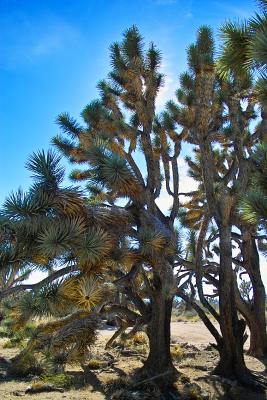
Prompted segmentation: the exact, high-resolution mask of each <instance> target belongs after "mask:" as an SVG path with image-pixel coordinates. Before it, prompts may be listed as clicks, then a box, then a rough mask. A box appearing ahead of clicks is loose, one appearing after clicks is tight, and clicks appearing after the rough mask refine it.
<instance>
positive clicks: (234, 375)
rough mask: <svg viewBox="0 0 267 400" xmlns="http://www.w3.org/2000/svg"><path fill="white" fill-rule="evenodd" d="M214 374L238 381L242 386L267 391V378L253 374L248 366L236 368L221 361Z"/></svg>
mask: <svg viewBox="0 0 267 400" xmlns="http://www.w3.org/2000/svg"><path fill="white" fill-rule="evenodd" d="M213 374H214V375H218V376H220V377H223V378H227V379H230V380H235V381H237V382H238V383H239V384H240V385H242V386H247V387H250V388H251V389H253V390H257V391H265V390H266V389H267V380H266V378H265V377H263V376H261V375H256V374H253V373H252V372H250V371H249V369H248V368H247V367H246V366H243V367H238V368H234V366H233V365H231V366H229V365H226V364H224V363H223V362H221V361H220V362H219V364H218V365H217V367H216V368H215V369H214V371H213Z"/></svg>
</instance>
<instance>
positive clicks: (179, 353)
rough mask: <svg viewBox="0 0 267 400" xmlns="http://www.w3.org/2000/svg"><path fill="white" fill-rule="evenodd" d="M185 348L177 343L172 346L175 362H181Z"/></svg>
mask: <svg viewBox="0 0 267 400" xmlns="http://www.w3.org/2000/svg"><path fill="white" fill-rule="evenodd" d="M183 354H184V352H183V349H182V348H181V346H179V345H178V344H176V345H175V346H171V356H172V359H173V361H174V362H180V361H181V360H182V358H183Z"/></svg>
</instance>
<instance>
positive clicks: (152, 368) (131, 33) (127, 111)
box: [54, 27, 182, 377]
mask: <svg viewBox="0 0 267 400" xmlns="http://www.w3.org/2000/svg"><path fill="white" fill-rule="evenodd" d="M110 55H111V66H112V71H111V72H110V74H109V76H108V80H103V81H101V82H100V83H99V84H98V88H99V91H100V100H97V101H93V102H91V103H90V104H89V105H88V106H86V107H85V109H84V110H83V112H82V118H83V121H84V123H85V125H84V126H80V125H79V124H78V123H77V122H76V121H75V120H73V119H72V118H71V117H70V116H69V115H68V114H66V113H65V114H61V115H60V116H59V117H58V123H59V125H60V126H61V128H62V129H63V132H64V133H65V134H67V135H68V139H66V137H62V136H59V137H56V138H55V139H54V144H55V145H56V146H57V148H58V149H60V150H61V151H62V152H63V154H65V155H66V156H67V157H69V158H70V159H71V161H72V162H76V163H85V162H87V165H88V168H87V169H85V170H83V171H80V170H75V171H73V173H72V178H73V179H74V180H75V181H81V180H85V181H87V182H89V189H90V192H91V204H92V202H93V203H94V204H98V205H105V206H106V207H107V208H108V209H109V208H110V207H113V208H114V207H115V208H118V209H121V208H123V209H124V210H127V212H128V213H129V215H131V218H132V228H131V230H130V231H129V234H128V237H129V239H130V243H131V245H132V247H133V249H134V248H136V258H135V261H134V262H133V264H132V268H131V269H130V271H129V272H128V274H125V271H122V269H121V268H118V269H117V275H118V277H117V282H116V285H117V287H120V290H122V291H124V292H125V293H126V294H127V297H128V299H131V300H132V302H133V303H134V305H135V307H136V309H137V310H138V313H139V318H138V319H137V326H138V324H139V325H140V326H142V325H147V334H148V337H149V344H150V353H149V356H148V359H147V360H146V362H145V365H144V367H143V369H142V374H144V375H145V376H155V375H161V374H168V373H169V376H170V377H171V376H172V377H173V376H174V375H175V373H176V372H175V369H174V367H173V364H172V361H171V355H170V320H171V310H172V301H173V297H174V295H175V291H176V284H177V282H176V280H175V279H174V266H175V265H174V261H175V257H176V254H177V251H178V249H179V246H178V245H179V243H178V245H177V233H176V231H175V228H174V221H175V218H176V217H177V213H178V209H179V197H178V187H179V177H178V166H177V157H178V155H179V152H180V141H181V137H182V134H177V133H175V132H174V130H173V123H172V122H171V121H170V119H168V116H167V115H165V118H164V116H163V117H156V114H155V102H156V97H157V94H158V91H159V89H160V87H161V86H162V84H163V75H162V74H161V73H160V72H159V68H160V61H161V56H160V53H159V51H158V50H157V49H156V47H155V45H154V44H151V45H150V47H149V48H148V49H147V50H146V51H145V50H144V44H143V39H142V37H141V36H140V33H139V32H138V30H137V28H136V27H132V28H130V29H128V30H127V31H126V32H125V34H124V38H123V40H122V42H121V43H114V44H112V46H111V47H110ZM136 149H139V150H140V151H141V153H142V157H141V156H140V155H139V156H138V155H137V156H136V157H135V155H134V154H135V151H136ZM138 158H139V163H137V160H138ZM139 164H140V165H142V168H140V166H139ZM163 181H164V182H163ZM163 184H164V185H165V187H166V191H167V193H168V194H169V195H170V196H171V197H172V198H173V204H172V207H171V211H170V213H169V215H164V214H163V212H162V211H161V210H160V208H159V206H158V205H157V199H158V198H159V196H160V194H161V193H162V191H163ZM123 199H126V201H127V203H126V202H125V200H124V202H123ZM118 200H120V201H119V202H118ZM119 230H120V225H119V221H118V231H119ZM138 279H139V281H138ZM144 297H146V298H147V299H148V300H149V301H148V302H145V301H144V300H143V298H144ZM111 310H112V307H111ZM113 310H114V311H117V312H118V313H120V314H123V313H124V314H127V317H129V318H130V319H131V316H130V315H129V311H127V310H126V309H125V308H123V307H119V308H118V306H117V305H116V306H115V305H114V307H113ZM137 326H135V328H134V330H135V329H137Z"/></svg>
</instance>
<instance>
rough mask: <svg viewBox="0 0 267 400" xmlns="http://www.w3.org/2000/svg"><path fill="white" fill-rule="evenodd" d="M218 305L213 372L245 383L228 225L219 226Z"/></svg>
mask: <svg viewBox="0 0 267 400" xmlns="http://www.w3.org/2000/svg"><path fill="white" fill-rule="evenodd" d="M219 230H220V273H219V274H220V279H219V307H220V328H221V332H222V341H221V344H220V346H219V347H218V350H219V353H220V361H219V364H218V365H217V367H216V369H215V371H214V373H215V374H217V375H220V376H224V377H226V378H230V379H238V380H239V381H242V382H244V383H246V377H247V376H249V375H250V372H249V370H248V369H247V367H246V365H245V361H244V354H243V344H244V332H245V326H246V324H245V321H244V320H239V319H238V315H237V308H236V303H235V289H234V279H233V271H232V245H231V226H229V225H222V224H221V225H220V226H219Z"/></svg>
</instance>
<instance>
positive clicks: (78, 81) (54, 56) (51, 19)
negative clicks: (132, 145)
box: [0, 0, 255, 204]
mask: <svg viewBox="0 0 267 400" xmlns="http://www.w3.org/2000/svg"><path fill="white" fill-rule="evenodd" d="M254 9H255V2H254V1H252V0H246V1H245V2H244V1H240V0H238V1H229V0H227V1H215V0H214V1H209V0H204V1H193V0H188V1H182V0H141V1H140V0H136V1H130V0H17V1H16V0H0V25H1V37H0V54H1V58H0V69H1V73H0V93H1V96H0V132H1V146H0V183H1V184H0V204H2V202H3V201H4V198H5V196H6V195H7V194H8V193H9V192H10V191H11V190H16V189H17V188H18V187H19V186H21V187H22V188H25V189H26V188H27V187H28V186H29V183H30V178H29V173H28V172H27V171H26V170H25V168H24V163H25V160H26V159H27V157H28V156H29V154H31V153H32V152H33V151H36V150H37V149H40V148H44V149H47V148H48V147H49V146H50V141H51V137H52V136H54V135H55V134H56V133H58V128H57V126H56V125H55V122H54V121H55V118H56V116H57V115H58V114H59V113H60V112H62V111H68V112H70V113H71V114H72V115H73V116H75V117H79V114H80V112H81V110H82V108H83V107H84V106H85V105H86V104H87V103H88V102H89V101H90V100H92V99H93V98H95V97H96V96H97V91H96V88H95V87H96V84H97V82H98V80H100V79H102V78H104V77H105V76H106V74H107V72H108V70H109V55H108V47H109V45H110V44H111V43H112V42H113V41H117V40H120V39H121V34H122V32H123V31H124V30H125V29H126V28H127V27H129V26H131V25H133V24H136V25H137V26H138V27H139V29H140V31H141V33H142V35H143V36H144V38H145V39H146V41H147V42H150V41H152V40H153V41H154V42H155V43H156V45H157V46H158V48H159V49H160V50H161V51H162V54H163V66H162V69H163V72H164V73H165V75H166V78H165V82H166V86H165V88H163V89H162V91H161V93H160V98H159V100H158V106H159V108H160V107H163V105H164V103H165V101H167V100H168V99H170V98H171V97H172V96H173V93H174V91H175V89H176V88H177V83H178V75H179V73H180V72H182V71H183V70H184V69H185V67H186V50H185V49H186V47H187V46H188V45H189V44H190V43H191V42H192V41H193V40H194V38H195V34H196V30H197V28H198V27H199V26H200V25H201V24H208V25H210V26H212V27H213V28H214V30H215V32H216V33H218V26H219V25H220V23H222V22H223V21H225V20H226V19H229V18H231V19H243V18H246V17H248V16H250V15H251V14H252V13H253V10H254Z"/></svg>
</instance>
